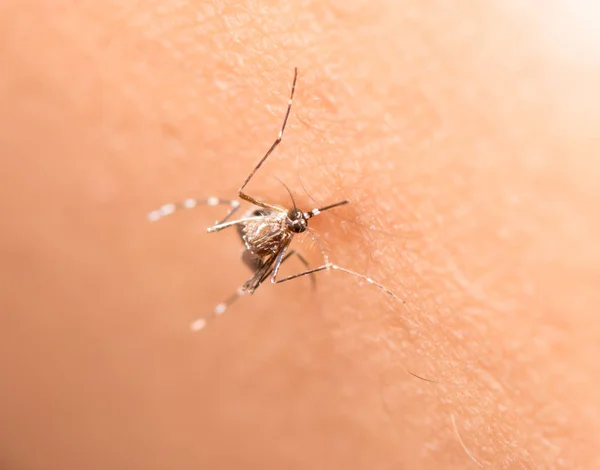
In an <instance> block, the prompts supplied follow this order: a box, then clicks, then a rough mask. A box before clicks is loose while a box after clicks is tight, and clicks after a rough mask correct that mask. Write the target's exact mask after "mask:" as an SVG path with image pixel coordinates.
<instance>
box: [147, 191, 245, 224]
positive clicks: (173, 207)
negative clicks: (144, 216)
mask: <svg viewBox="0 0 600 470" xmlns="http://www.w3.org/2000/svg"><path fill="white" fill-rule="evenodd" d="M200 205H205V206H219V205H227V206H229V208H230V209H229V212H228V213H227V215H226V216H225V217H224V218H223V220H221V221H220V222H218V224H222V223H224V222H227V220H229V218H230V217H231V216H232V215H233V214H234V213H235V212H236V211H237V210H238V209H239V207H240V201H238V200H236V199H234V200H230V199H219V198H218V197H209V198H208V199H193V198H190V199H184V200H183V201H181V202H170V203H168V204H164V205H162V206H161V207H159V208H158V209H156V210H153V211H152V212H150V213H149V214H148V220H150V222H156V221H157V220H159V219H162V218H163V217H166V216H168V215H171V214H173V213H175V212H179V211H180V210H184V209H195V208H196V207H197V206H200Z"/></svg>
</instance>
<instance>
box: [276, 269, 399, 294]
mask: <svg viewBox="0 0 600 470" xmlns="http://www.w3.org/2000/svg"><path fill="white" fill-rule="evenodd" d="M330 270H331V271H341V272H344V273H346V274H350V275H352V276H354V277H358V278H360V279H362V280H364V281H366V282H368V283H369V284H372V285H374V286H376V287H378V288H379V289H381V290H382V291H384V292H385V293H386V294H389V295H391V296H392V297H393V298H394V299H396V300H398V301H399V302H402V303H405V302H404V301H403V300H402V299H400V297H398V296H397V295H396V294H394V293H393V292H392V291H391V290H390V289H388V288H387V287H385V286H384V285H383V284H380V283H379V282H377V281H375V280H374V279H372V278H370V277H368V276H365V275H364V274H360V273H357V272H355V271H351V270H350V269H346V268H342V267H341V266H338V265H337V264H332V263H328V264H324V265H323V266H319V267H318V268H312V269H308V270H306V271H302V272H301V273H297V274H292V275H291V276H287V277H284V278H283V279H277V280H275V281H272V282H273V283H275V284H281V283H282V282H286V281H291V280H292V279H296V278H298V277H302V276H306V275H307V274H313V273H317V272H319V271H330Z"/></svg>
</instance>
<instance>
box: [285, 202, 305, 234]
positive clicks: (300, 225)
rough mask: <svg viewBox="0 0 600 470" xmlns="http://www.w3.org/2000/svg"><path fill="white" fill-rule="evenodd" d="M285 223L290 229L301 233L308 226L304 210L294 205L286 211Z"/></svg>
mask: <svg viewBox="0 0 600 470" xmlns="http://www.w3.org/2000/svg"><path fill="white" fill-rule="evenodd" d="M285 224H286V226H287V228H288V229H289V230H290V231H292V232H294V233H302V232H304V231H305V230H306V228H307V227H308V219H307V217H306V214H304V212H302V211H301V210H300V209H297V208H296V207H294V208H292V209H290V210H289V211H288V213H287V217H286V219H285Z"/></svg>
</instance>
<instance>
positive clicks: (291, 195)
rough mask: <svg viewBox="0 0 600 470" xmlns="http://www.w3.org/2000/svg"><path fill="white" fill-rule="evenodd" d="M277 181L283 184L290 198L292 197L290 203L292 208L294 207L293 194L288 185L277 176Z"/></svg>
mask: <svg viewBox="0 0 600 470" xmlns="http://www.w3.org/2000/svg"><path fill="white" fill-rule="evenodd" d="M275 178H277V177H275ZM277 181H279V182H280V183H281V184H282V185H283V187H284V188H285V189H286V191H287V192H288V194H289V195H290V198H291V199H292V204H293V205H294V209H296V201H295V200H294V195H293V194H292V191H291V190H290V188H289V187H288V185H287V184H285V183H284V182H283V180H281V179H279V178H277Z"/></svg>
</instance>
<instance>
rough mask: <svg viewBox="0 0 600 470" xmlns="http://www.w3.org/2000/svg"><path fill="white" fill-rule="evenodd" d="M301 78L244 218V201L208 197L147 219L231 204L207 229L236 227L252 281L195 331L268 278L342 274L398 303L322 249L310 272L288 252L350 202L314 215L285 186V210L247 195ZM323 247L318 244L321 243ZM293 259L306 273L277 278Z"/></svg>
mask: <svg viewBox="0 0 600 470" xmlns="http://www.w3.org/2000/svg"><path fill="white" fill-rule="evenodd" d="M297 77H298V70H297V69H294V81H293V83H292V91H291V94H290V98H289V101H288V107H287V111H286V114H285V117H284V120H283V125H282V126H281V129H280V131H279V135H278V137H277V139H276V140H275V142H274V143H273V144H272V145H271V147H270V148H269V150H268V151H267V153H266V154H265V155H264V156H263V157H262V159H261V160H260V161H259V162H258V164H257V165H256V166H255V167H254V169H253V170H252V171H251V172H250V174H249V175H248V177H247V178H246V180H245V181H244V183H243V184H242V186H241V187H240V189H239V190H238V194H237V195H238V197H239V198H240V199H241V200H243V201H245V202H248V203H250V204H252V205H253V207H252V208H251V209H249V210H248V211H247V212H246V213H245V214H243V216H242V217H241V218H239V219H234V220H231V219H233V215H234V214H235V213H236V212H237V211H238V209H239V208H240V202H239V201H238V200H230V199H219V198H217V197H209V198H208V199H191V198H190V199H185V200H184V201H183V202H180V203H169V204H165V205H163V206H162V207H160V208H158V209H156V210H154V211H152V212H150V213H149V214H148V219H149V220H150V221H152V222H154V221H157V220H158V219H161V218H163V217H166V216H168V215H171V214H173V213H174V212H177V211H179V210H181V209H193V208H195V207H197V206H199V205H207V206H217V205H226V206H229V211H228V213H227V215H226V216H225V217H224V218H223V219H222V220H221V221H219V222H217V223H216V224H215V225H213V226H212V227H208V228H207V229H206V230H207V232H209V233H212V232H219V231H221V230H224V229H226V228H228V227H233V226H235V227H237V231H238V234H239V236H240V239H241V241H242V243H243V248H242V261H243V262H244V264H245V265H246V266H248V268H250V271H251V272H252V276H251V277H250V279H248V280H247V281H246V282H245V283H244V284H243V285H242V286H241V287H239V288H238V289H237V291H236V292H235V293H234V294H232V295H231V296H230V297H229V298H228V299H226V300H225V301H224V302H221V303H219V304H218V305H217V306H216V307H215V308H214V309H213V312H212V315H209V316H207V317H201V318H199V319H197V320H195V321H194V322H193V323H192V325H191V327H192V329H193V330H200V329H202V328H204V327H205V326H206V324H207V321H208V320H209V318H212V317H214V316H217V315H220V314H222V313H224V312H225V310H227V308H228V307H229V306H230V305H231V304H232V303H233V302H235V301H236V300H237V299H238V298H239V297H240V296H242V295H244V294H252V293H254V291H255V290H256V289H258V287H260V285H261V284H262V283H263V282H265V281H266V280H267V279H270V281H271V283H273V284H278V283H282V282H286V281H290V280H292V279H296V278H299V277H302V276H310V277H311V282H312V285H313V287H314V286H315V273H317V272H319V271H341V272H345V273H347V274H350V275H352V276H355V277H357V278H360V279H362V280H364V281H366V282H368V283H369V284H373V285H375V286H376V287H378V288H379V289H381V290H383V291H384V292H386V293H387V294H389V295H391V296H392V297H393V298H394V299H396V300H399V301H400V299H399V298H398V297H397V296H396V295H395V294H394V293H393V292H392V291H391V290H389V289H388V288H387V287H385V286H383V285H382V284H379V283H378V282H376V281H374V280H373V279H371V278H370V277H367V276H365V275H363V274H359V273H356V272H354V271H351V270H349V269H346V268H342V267H340V266H338V265H336V264H333V263H331V262H330V261H329V257H328V256H327V254H326V253H325V252H324V251H323V249H322V248H321V252H322V255H323V259H324V264H322V265H321V266H318V267H316V268H311V267H310V265H309V264H308V262H307V261H306V259H305V258H304V257H303V256H302V255H301V254H300V253H298V252H296V251H295V250H293V249H290V244H291V243H292V240H293V238H294V236H295V235H298V234H301V233H303V232H308V233H309V234H310V235H311V236H312V237H313V238H314V239H315V241H316V242H317V245H319V243H318V239H317V238H315V236H314V235H313V234H312V232H310V230H309V228H308V223H309V220H310V219H311V218H313V217H315V216H317V215H319V214H321V213H322V212H325V211H328V210H330V209H333V208H335V207H338V206H342V205H345V204H348V203H349V201H348V200H343V201H339V202H335V203H333V204H329V205H326V206H324V207H318V208H314V209H312V210H310V211H302V210H300V209H299V208H298V207H296V203H295V201H294V197H293V195H292V193H291V192H290V191H289V189H288V188H287V186H286V189H287V190H288V192H289V194H290V197H291V199H292V203H293V207H292V208H290V209H286V208H283V207H279V206H276V205H272V204H269V203H267V202H264V201H262V200H260V199H256V198H254V197H252V196H249V195H247V194H246V193H245V192H244V189H245V187H246V186H247V185H248V183H249V182H250V180H251V179H252V177H253V176H254V174H255V173H256V172H257V170H258V169H259V168H260V167H261V166H262V165H263V163H264V162H265V161H266V160H267V158H268V157H269V155H271V153H272V152H273V150H275V148H276V147H277V146H278V145H279V143H280V142H281V139H282V136H283V132H284V130H285V127H286V124H287V120H288V117H289V115H290V111H291V108H292V101H293V98H294V90H295V88H296V80H297ZM319 246H320V245H319ZM292 256H295V257H296V258H298V260H299V261H300V262H301V263H302V264H303V265H304V267H305V270H304V271H301V272H299V273H297V274H293V275H290V276H287V277H284V278H281V279H278V278H277V275H278V273H279V269H280V267H281V265H282V264H283V263H285V262H286V261H287V260H289V259H290V258H291V257H292Z"/></svg>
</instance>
